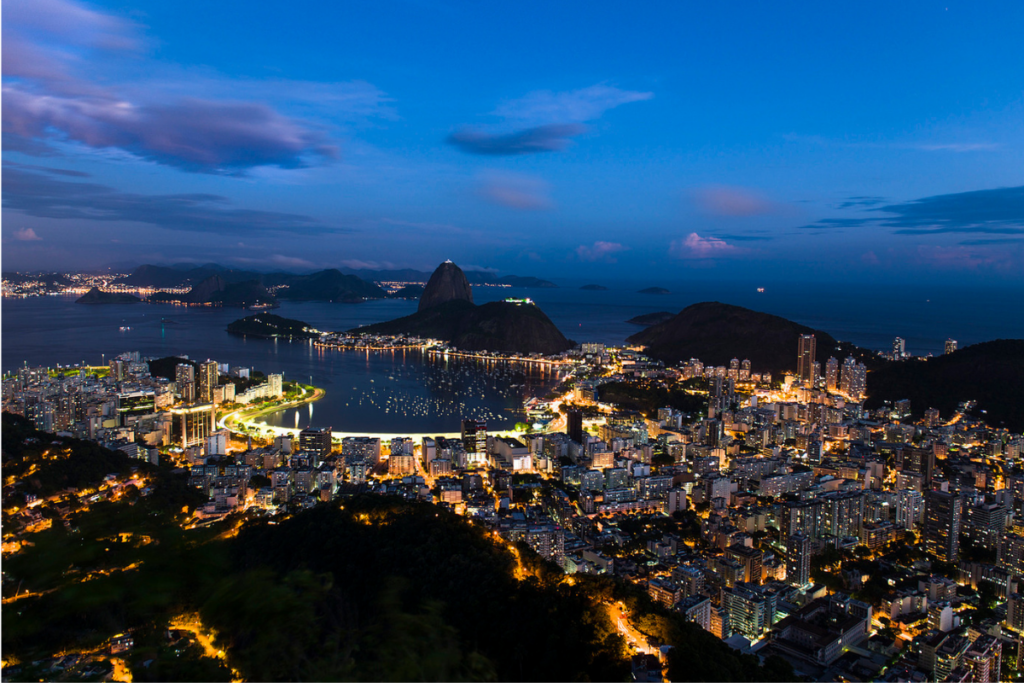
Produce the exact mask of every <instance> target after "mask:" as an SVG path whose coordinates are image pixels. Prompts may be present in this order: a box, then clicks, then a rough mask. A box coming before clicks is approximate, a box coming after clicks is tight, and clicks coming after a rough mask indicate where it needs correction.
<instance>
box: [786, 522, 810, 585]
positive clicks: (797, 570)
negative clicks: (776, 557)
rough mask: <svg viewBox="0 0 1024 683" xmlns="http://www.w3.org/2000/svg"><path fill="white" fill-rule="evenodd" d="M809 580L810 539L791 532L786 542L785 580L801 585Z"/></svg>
mask: <svg viewBox="0 0 1024 683" xmlns="http://www.w3.org/2000/svg"><path fill="white" fill-rule="evenodd" d="M810 580H811V539H810V538H808V537H807V536H805V535H803V534H793V535H791V536H790V537H789V541H788V542H787V543H786V581H787V582H788V583H791V584H793V585H794V586H803V585H804V584H806V583H808V582H809V581H810Z"/></svg>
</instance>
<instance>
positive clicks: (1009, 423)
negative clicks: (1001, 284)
mask: <svg viewBox="0 0 1024 683" xmlns="http://www.w3.org/2000/svg"><path fill="white" fill-rule="evenodd" d="M1021 387H1024V339H996V340H995V341H989V342H983V343H981V344H974V345H972V346H967V347H965V348H962V349H960V350H959V351H955V352H953V353H950V354H946V355H943V356H938V357H936V358H930V359H928V360H923V359H920V360H918V359H911V360H905V361H896V362H891V363H886V364H885V365H884V366H882V367H880V368H878V369H877V370H873V371H871V372H869V373H868V386H867V390H868V399H867V401H866V405H867V406H868V407H870V408H877V407H879V406H881V405H882V403H883V402H884V401H898V400H900V399H904V398H909V399H910V407H911V409H912V410H913V411H914V414H915V415H916V416H920V415H922V414H923V413H924V411H925V410H927V409H928V408H936V409H938V410H939V413H940V414H941V416H942V417H943V418H946V419H948V418H950V417H952V414H953V412H954V411H956V408H957V405H958V404H959V403H961V402H962V401H967V400H974V401H977V404H978V405H977V410H979V411H984V413H983V414H981V415H979V417H981V418H982V419H983V420H984V421H985V422H986V423H988V424H989V425H990V426H992V427H1002V426H1005V427H1007V428H1008V429H1010V430H1011V431H1014V432H1020V431H1024V400H1021Z"/></svg>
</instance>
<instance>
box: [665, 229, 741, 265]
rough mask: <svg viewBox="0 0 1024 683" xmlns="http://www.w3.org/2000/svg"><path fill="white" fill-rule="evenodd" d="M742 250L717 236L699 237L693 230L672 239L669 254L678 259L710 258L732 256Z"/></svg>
mask: <svg viewBox="0 0 1024 683" xmlns="http://www.w3.org/2000/svg"><path fill="white" fill-rule="evenodd" d="M741 251H742V250H741V249H740V248H739V247H737V246H735V245H733V244H729V243H728V242H726V241H725V240H723V239H719V238H718V237H701V236H700V235H698V234H697V233H695V232H691V233H690V234H689V235H687V236H686V237H684V238H682V239H677V240H673V241H672V244H671V245H670V246H669V254H670V255H671V256H673V257H675V258H678V259H710V258H719V257H723V256H733V255H736V254H739V253H740V252H741Z"/></svg>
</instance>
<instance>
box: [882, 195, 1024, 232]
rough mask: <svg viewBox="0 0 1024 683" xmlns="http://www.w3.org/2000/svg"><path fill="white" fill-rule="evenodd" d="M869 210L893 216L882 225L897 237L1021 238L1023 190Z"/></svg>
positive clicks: (927, 199)
mask: <svg viewBox="0 0 1024 683" xmlns="http://www.w3.org/2000/svg"><path fill="white" fill-rule="evenodd" d="M873 210H874V211H881V212H884V213H890V214H894V217H891V218H884V219H882V225H884V226H887V227H893V228H897V230H896V231H895V232H896V233H897V234H900V235H931V234H937V233H949V232H964V233H988V234H1002V235H1018V234H1024V186H1021V187H1003V188H996V189H992V190H976V191H974V192H958V193H954V194H942V195H935V196H933V197H924V198H922V199H915V200H913V201H909V202H904V203H902V204H890V205H888V206H881V207H878V208H877V209H873Z"/></svg>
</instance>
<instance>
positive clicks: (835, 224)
mask: <svg viewBox="0 0 1024 683" xmlns="http://www.w3.org/2000/svg"><path fill="white" fill-rule="evenodd" d="M872 222H873V219H870V218H822V219H821V220H820V221H817V222H815V223H811V224H809V225H801V226H800V229H801V230H820V229H821V228H859V227H860V226H862V225H867V224H868V223H872Z"/></svg>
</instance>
